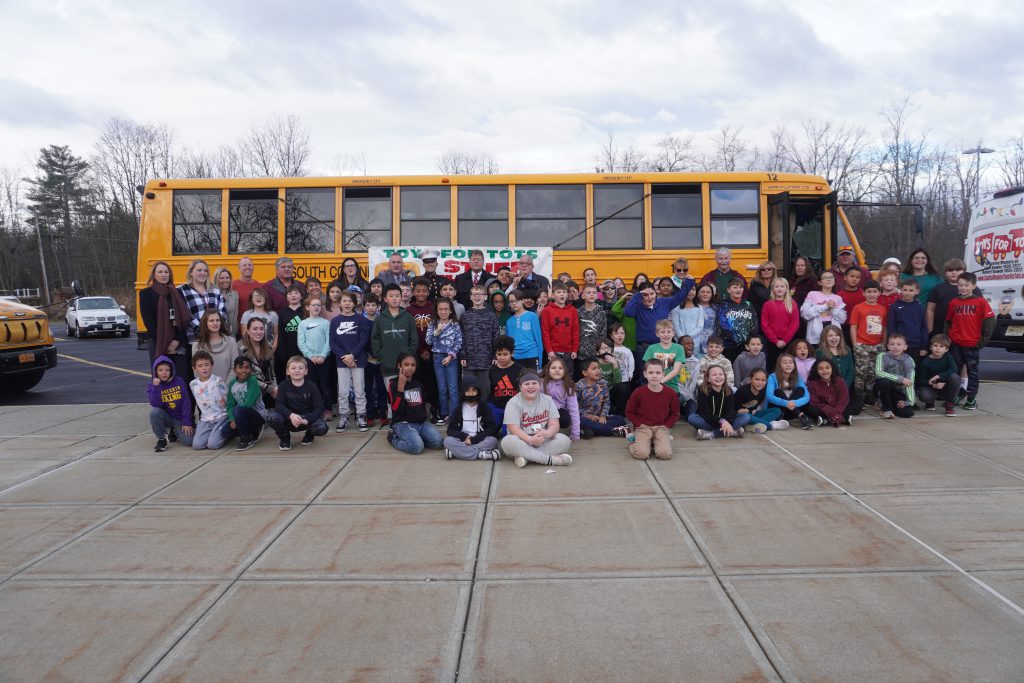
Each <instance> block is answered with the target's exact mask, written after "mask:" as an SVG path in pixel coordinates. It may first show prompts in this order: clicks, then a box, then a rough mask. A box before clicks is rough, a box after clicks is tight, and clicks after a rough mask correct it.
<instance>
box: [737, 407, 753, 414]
mask: <svg viewBox="0 0 1024 683" xmlns="http://www.w3.org/2000/svg"><path fill="white" fill-rule="evenodd" d="M736 412H737V413H749V412H750V411H749V410H747V409H746V408H740V409H739V410H737V411H736Z"/></svg>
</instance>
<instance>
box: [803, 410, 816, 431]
mask: <svg viewBox="0 0 1024 683" xmlns="http://www.w3.org/2000/svg"><path fill="white" fill-rule="evenodd" d="M812 426H814V425H812V424H811V418H809V417H807V416H806V415H804V414H803V413H800V428H801V429H803V430H805V431H806V430H808V429H810V428H811V427H812Z"/></svg>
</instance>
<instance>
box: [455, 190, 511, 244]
mask: <svg viewBox="0 0 1024 683" xmlns="http://www.w3.org/2000/svg"><path fill="white" fill-rule="evenodd" d="M458 235H459V239H458V242H459V244H467V245H469V244H474V245H480V246H482V247H507V246H508V186H507V185H488V186H485V187H460V188H459V233H458Z"/></svg>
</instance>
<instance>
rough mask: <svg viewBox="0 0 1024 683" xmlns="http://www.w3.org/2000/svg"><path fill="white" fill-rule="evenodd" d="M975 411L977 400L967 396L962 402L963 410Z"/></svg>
mask: <svg viewBox="0 0 1024 683" xmlns="http://www.w3.org/2000/svg"><path fill="white" fill-rule="evenodd" d="M977 409H978V399H976V398H975V397H973V396H968V397H967V400H966V401H964V410H977Z"/></svg>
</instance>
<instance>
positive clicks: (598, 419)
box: [597, 415, 608, 424]
mask: <svg viewBox="0 0 1024 683" xmlns="http://www.w3.org/2000/svg"><path fill="white" fill-rule="evenodd" d="M597 421H598V423H600V424H608V418H607V417H605V416H604V415H602V416H601V417H599V418H597Z"/></svg>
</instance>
